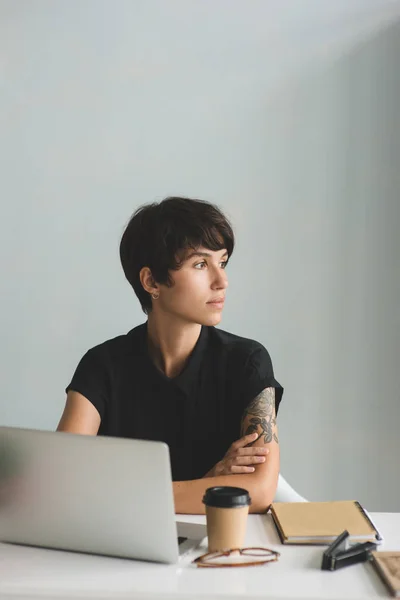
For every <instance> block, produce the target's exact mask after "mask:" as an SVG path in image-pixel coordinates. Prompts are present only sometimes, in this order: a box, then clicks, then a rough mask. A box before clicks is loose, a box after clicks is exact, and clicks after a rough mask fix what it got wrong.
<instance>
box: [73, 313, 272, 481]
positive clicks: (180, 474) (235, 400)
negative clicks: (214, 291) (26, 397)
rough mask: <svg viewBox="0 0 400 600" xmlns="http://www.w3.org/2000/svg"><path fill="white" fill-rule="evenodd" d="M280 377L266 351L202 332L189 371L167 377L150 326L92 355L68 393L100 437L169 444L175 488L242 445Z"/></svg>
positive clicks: (220, 334) (110, 342)
mask: <svg viewBox="0 0 400 600" xmlns="http://www.w3.org/2000/svg"><path fill="white" fill-rule="evenodd" d="M266 387H274V388H275V389H276V393H275V397H276V400H275V401H276V412H278V408H279V403H280V401H281V398H282V393H283V388H282V387H281V386H280V385H279V383H278V382H277V381H276V380H275V378H274V373H273V368H272V363H271V359H270V356H269V354H268V352H267V350H266V349H265V348H264V346H262V345H261V344H259V343H258V342H256V341H254V340H249V339H246V338H243V337H239V336H236V335H233V334H231V333H228V332H226V331H222V330H221V329H216V328H215V327H207V326H202V328H201V333H200V336H199V339H198V341H197V343H196V346H195V347H194V349H193V352H192V354H191V355H190V357H189V360H188V362H187V364H186V366H185V368H184V369H183V371H182V372H181V373H180V374H179V375H178V376H177V377H174V378H168V377H167V376H166V375H165V374H164V373H162V372H161V371H160V370H159V369H158V368H157V367H156V366H155V365H154V363H153V362H152V360H151V358H150V355H149V353H148V349H147V323H144V324H142V325H139V326H138V327H135V328H134V329H132V330H131V331H129V333H127V334H126V335H121V336H118V337H116V338H114V339H111V340H108V341H106V342H104V343H103V344H100V345H98V346H95V347H94V348H92V349H91V350H89V351H88V352H87V353H86V354H85V355H84V356H83V358H82V359H81V361H80V363H79V364H78V366H77V368H76V371H75V374H74V376H73V378H72V381H71V383H70V384H69V385H68V387H67V388H66V391H67V392H68V390H75V391H77V392H80V393H81V394H82V395H83V396H85V397H86V398H87V399H88V400H90V402H92V404H93V405H94V406H95V407H96V408H97V410H98V411H99V413H100V417H101V425H100V429H99V432H98V433H99V435H107V436H114V437H126V438H135V439H146V440H160V441H163V442H166V443H167V444H168V446H169V449H170V458H171V468H172V478H173V480H174V481H183V480H186V479H197V478H201V477H203V476H204V475H205V474H206V473H207V471H208V470H209V469H211V468H212V467H213V466H214V465H215V464H216V463H217V462H218V461H219V460H221V458H222V457H223V455H224V454H225V452H226V451H227V450H228V448H229V446H230V445H231V444H232V442H234V441H235V440H237V439H239V438H240V421H241V417H242V414H243V412H244V409H245V408H246V406H247V405H248V403H249V402H250V401H251V400H252V399H253V398H254V397H255V396H257V394H259V393H260V392H261V391H262V390H263V389H264V388H266Z"/></svg>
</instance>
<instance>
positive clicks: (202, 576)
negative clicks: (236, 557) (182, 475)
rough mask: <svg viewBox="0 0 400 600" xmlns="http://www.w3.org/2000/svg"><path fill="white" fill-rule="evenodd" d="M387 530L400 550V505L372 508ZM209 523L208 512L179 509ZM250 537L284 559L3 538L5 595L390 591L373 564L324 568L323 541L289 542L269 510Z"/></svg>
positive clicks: (388, 546)
mask: <svg viewBox="0 0 400 600" xmlns="http://www.w3.org/2000/svg"><path fill="white" fill-rule="evenodd" d="M371 517H372V518H373V520H374V522H375V523H376V526H377V527H378V528H379V529H380V530H381V533H382V535H383V536H384V538H385V542H384V544H383V545H382V546H381V549H382V550H400V513H372V514H371ZM177 520H178V521H187V522H192V523H204V522H205V517H202V516H197V515H196V516H195V515H190V516H184V515H178V516H177ZM246 544H247V545H264V546H268V547H271V548H274V549H276V550H278V551H279V552H280V553H281V557H280V559H279V561H278V562H276V563H272V564H270V565H266V566H262V567H247V568H236V569H233V568H230V569H198V568H196V567H194V566H193V565H191V560H192V559H193V558H194V557H195V556H198V554H199V553H200V551H206V549H205V548H204V547H203V548H200V551H199V549H197V550H196V551H195V550H194V551H191V552H190V553H189V554H188V555H186V556H185V557H183V558H182V559H181V562H180V563H179V564H177V565H160V564H153V563H146V562H141V561H131V560H124V559H117V558H106V557H101V556H92V555H87V554H78V553H76V554H75V553H72V552H63V551H55V550H45V549H41V548H30V547H26V546H16V545H11V544H0V598H1V599H4V598H12V599H13V600H22V599H24V600H26V599H27V598H50V597H51V598H56V599H57V600H64V599H66V598H79V599H81V598H82V599H83V598H92V599H94V598H98V599H102V598H113V599H119V598H132V599H135V598H146V599H147V600H151V599H152V598H154V599H155V598H168V599H172V598H174V599H175V598H177V597H179V596H180V597H183V598H191V600H197V599H200V598H204V597H207V598H219V599H221V597H223V596H225V597H226V598H228V597H229V598H235V600H239V599H240V600H241V599H244V598H246V600H247V599H248V598H251V597H253V598H261V597H262V598H278V599H279V600H283V599H284V598H320V599H321V598H330V599H333V598H337V599H339V598H340V599H341V600H342V599H343V598H351V599H355V598H359V599H361V598H362V599H363V600H365V599H366V598H387V597H388V593H387V591H386V588H385V587H384V585H383V583H382V582H381V581H380V579H379V578H378V576H377V575H376V573H375V571H374V570H373V567H372V566H371V565H370V564H366V563H363V564H358V565H354V566H352V567H348V568H345V569H342V570H341V571H337V572H332V573H331V572H327V571H321V570H320V565H321V555H322V551H323V547H317V546H303V547H301V546H283V545H282V544H280V542H279V538H278V536H277V533H276V531H275V527H274V525H273V523H272V520H271V516H270V515H250V517H249V522H248V528H247V534H246Z"/></svg>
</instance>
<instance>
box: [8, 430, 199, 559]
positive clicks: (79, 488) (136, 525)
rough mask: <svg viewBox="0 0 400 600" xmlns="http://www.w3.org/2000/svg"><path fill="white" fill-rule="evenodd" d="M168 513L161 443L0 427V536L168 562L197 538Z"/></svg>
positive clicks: (195, 530) (195, 529) (191, 527)
mask: <svg viewBox="0 0 400 600" xmlns="http://www.w3.org/2000/svg"><path fill="white" fill-rule="evenodd" d="M205 535H206V530H205V526H204V525H196V524H191V523H181V524H179V523H178V525H177V523H176V521H175V514H174V502H173V490H172V478H171V467H170V459H169V448H168V446H167V444H165V443H164V442H154V441H144V440H132V439H123V438H112V437H103V436H86V435H78V434H72V433H64V432H62V433H61V432H50V431H39V430H30V429H19V428H14V427H0V541H1V542H12V543H17V544H26V545H32V546H41V547H46V548H56V549H61V550H71V551H78V552H88V553H93V554H101V555H106V556H116V557H122V558H133V559H141V560H149V561H156V562H162V563H176V562H178V561H179V557H180V556H183V555H184V554H185V553H186V552H187V551H188V550H190V549H191V548H194V547H195V546H196V545H198V543H199V542H200V541H201V540H202V539H203V538H204V537H205Z"/></svg>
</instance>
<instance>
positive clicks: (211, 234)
mask: <svg viewBox="0 0 400 600" xmlns="http://www.w3.org/2000/svg"><path fill="white" fill-rule="evenodd" d="M234 245H235V239H234V234H233V231H232V226H231V224H230V223H229V221H228V219H227V218H226V217H225V215H224V214H223V213H222V211H221V210H220V209H219V208H218V207H217V206H215V205H214V204H211V203H210V202H206V201H205V200H197V199H196V200H194V199H191V198H181V197H177V196H173V197H169V198H165V199H164V200H162V201H161V202H154V203H152V204H145V205H143V206H140V207H139V208H138V209H137V210H136V211H135V213H134V214H133V215H132V217H131V219H130V221H129V223H128V225H127V226H126V228H125V231H124V233H123V235H122V238H121V243H120V248H119V252H120V258H121V263H122V268H123V270H124V273H125V277H126V278H127V280H128V281H129V283H130V284H131V286H132V287H133V289H134V291H135V294H136V295H137V297H138V298H139V301H140V304H141V305H142V309H143V311H144V312H145V313H146V314H148V313H149V312H150V311H151V306H152V304H151V298H150V294H149V293H148V292H146V290H145V289H144V288H143V286H142V284H141V281H140V277H139V274H140V271H141V269H142V268H143V267H149V269H150V270H151V273H152V275H153V277H154V279H155V281H156V282H158V283H161V284H165V285H168V286H172V285H173V281H172V279H171V277H170V274H169V271H170V270H178V269H179V268H180V266H181V264H182V259H183V258H184V256H182V252H185V251H186V250H188V249H197V248H199V247H200V246H203V247H205V248H208V249H209V250H222V249H224V248H226V250H227V251H228V256H231V254H232V252H233V248H234Z"/></svg>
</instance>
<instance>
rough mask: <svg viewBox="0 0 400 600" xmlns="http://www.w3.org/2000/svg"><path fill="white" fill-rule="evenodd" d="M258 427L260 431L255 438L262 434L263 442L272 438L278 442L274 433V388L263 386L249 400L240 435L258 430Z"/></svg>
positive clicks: (267, 441)
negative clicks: (263, 387)
mask: <svg viewBox="0 0 400 600" xmlns="http://www.w3.org/2000/svg"><path fill="white" fill-rule="evenodd" d="M260 428H261V433H259V435H258V438H257V440H259V439H260V438H261V437H263V436H264V443H265V444H267V443H269V442H272V440H274V441H275V442H276V443H277V444H279V441H278V436H277V433H276V418H275V388H271V387H269V388H265V390H263V391H262V392H261V393H260V394H258V396H256V397H255V398H254V400H252V401H251V402H250V404H249V405H248V406H247V407H246V410H245V411H244V414H243V417H242V423H241V435H242V436H244V435H249V434H250V433H254V432H256V431H257V432H259V430H260ZM257 440H255V442H256V441H257ZM253 443H254V442H253Z"/></svg>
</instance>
